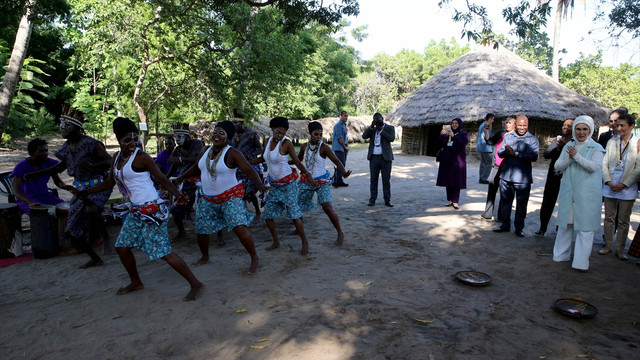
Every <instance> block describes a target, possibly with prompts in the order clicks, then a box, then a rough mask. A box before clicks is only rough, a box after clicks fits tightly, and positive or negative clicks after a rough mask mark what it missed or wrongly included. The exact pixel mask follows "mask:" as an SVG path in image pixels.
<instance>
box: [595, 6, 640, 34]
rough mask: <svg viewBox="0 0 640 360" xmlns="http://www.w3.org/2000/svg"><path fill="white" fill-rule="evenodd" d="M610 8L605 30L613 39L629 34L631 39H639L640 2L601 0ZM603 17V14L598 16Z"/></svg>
mask: <svg viewBox="0 0 640 360" xmlns="http://www.w3.org/2000/svg"><path fill="white" fill-rule="evenodd" d="M601 2H602V3H607V4H608V5H609V6H612V9H611V13H609V15H608V18H609V21H608V23H607V28H608V29H609V34H610V35H611V36H613V37H619V36H621V35H622V34H623V33H625V32H626V33H629V34H631V36H632V37H633V38H638V37H640V2H638V0H607V1H604V0H601ZM599 16H600V17H603V14H599Z"/></svg>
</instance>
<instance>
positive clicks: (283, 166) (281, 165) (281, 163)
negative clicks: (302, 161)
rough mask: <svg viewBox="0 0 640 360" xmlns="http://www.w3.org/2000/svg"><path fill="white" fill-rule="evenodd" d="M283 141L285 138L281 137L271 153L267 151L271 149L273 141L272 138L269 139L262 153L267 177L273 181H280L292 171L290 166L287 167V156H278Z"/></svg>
mask: <svg viewBox="0 0 640 360" xmlns="http://www.w3.org/2000/svg"><path fill="white" fill-rule="evenodd" d="M285 139H286V137H283V138H282V140H280V142H279V143H278V145H276V148H275V149H273V151H269V149H270V148H271V141H272V140H273V136H272V137H270V138H269V142H268V143H267V146H266V147H265V149H264V153H263V154H262V157H263V158H264V161H265V162H266V163H267V166H268V167H269V176H270V177H271V178H272V179H273V180H280V179H282V178H283V177H285V176H287V175H289V174H291V172H292V171H293V170H291V166H289V155H288V154H287V155H281V154H280V146H281V145H282V142H283V141H284V140H285Z"/></svg>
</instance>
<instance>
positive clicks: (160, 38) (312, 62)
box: [67, 0, 358, 131]
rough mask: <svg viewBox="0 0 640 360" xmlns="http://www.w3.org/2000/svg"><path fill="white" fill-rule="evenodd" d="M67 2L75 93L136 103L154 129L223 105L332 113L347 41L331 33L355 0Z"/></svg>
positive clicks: (346, 71)
mask: <svg viewBox="0 0 640 360" xmlns="http://www.w3.org/2000/svg"><path fill="white" fill-rule="evenodd" d="M70 2H71V3H72V6H73V16H72V18H71V21H70V24H71V25H72V27H70V28H69V30H68V32H67V39H68V42H69V43H72V44H73V45H74V49H75V51H76V54H75V56H74V57H73V66H74V74H78V75H81V76H82V78H83V79H86V78H90V81H87V80H83V81H79V82H78V83H80V84H82V86H84V87H86V86H89V87H90V89H89V90H86V89H85V90H83V91H82V92H80V93H79V94H78V95H77V96H76V100H75V101H76V102H77V103H78V104H93V103H100V104H101V109H102V110H101V111H104V109H115V110H116V111H117V112H118V113H120V114H122V113H125V114H127V115H128V116H130V117H135V115H137V114H140V111H142V112H143V113H144V115H145V117H148V118H149V119H148V120H149V122H150V124H153V123H154V122H155V121H156V120H155V119H158V120H157V123H158V128H159V130H161V131H162V130H164V129H167V128H168V124H169V123H171V122H178V121H179V122H193V121H195V120H199V119H207V120H220V119H225V118H227V116H228V113H229V111H231V110H232V109H237V110H238V111H240V112H241V113H242V114H243V115H244V116H245V118H247V119H253V118H256V117H257V116H258V115H268V116H269V115H274V114H282V115H285V116H289V117H296V118H298V117H304V118H311V117H315V116H321V115H323V114H325V113H328V112H330V113H331V114H334V113H335V112H336V108H337V107H340V106H342V104H343V103H345V102H346V101H347V100H346V99H347V95H346V91H345V90H344V89H345V88H347V87H348V86H350V82H349V80H350V78H351V77H354V76H355V71H354V70H353V69H354V66H355V61H354V60H355V55H354V54H355V51H353V49H346V47H345V46H343V45H341V44H338V43H337V42H336V41H334V40H333V39H332V38H331V34H332V33H333V31H334V30H335V29H336V28H337V27H339V26H341V25H340V24H341V22H340V21H339V20H340V19H341V17H342V16H343V15H353V14H357V12H358V4H357V1H355V0H345V1H341V2H340V3H336V4H333V5H331V6H323V3H322V2H318V1H315V0H293V1H290V0H287V1H284V0H277V1H275V2H273V3H268V4H266V5H265V4H262V5H257V3H256V4H254V3H253V2H238V1H231V0H218V1H206V2H202V3H200V4H199V5H198V6H193V3H192V2H191V1H186V0H168V1H158V0H151V1H132V2H125V1H122V0H119V1H111V0H70ZM251 4H253V5H255V6H252V5H251ZM136 88H138V89H139V90H140V92H139V95H136V96H134V91H135V90H136ZM96 94H102V95H101V98H98V97H97V95H96ZM80 97H82V98H80ZM132 100H133V101H132ZM133 102H136V103H137V105H139V106H140V109H141V110H137V109H134V108H133ZM92 106H93V105H92ZM89 108H90V109H92V107H89ZM88 116H93V117H96V119H97V120H98V121H97V123H100V121H99V119H98V118H97V114H95V113H91V114H89V115H88Z"/></svg>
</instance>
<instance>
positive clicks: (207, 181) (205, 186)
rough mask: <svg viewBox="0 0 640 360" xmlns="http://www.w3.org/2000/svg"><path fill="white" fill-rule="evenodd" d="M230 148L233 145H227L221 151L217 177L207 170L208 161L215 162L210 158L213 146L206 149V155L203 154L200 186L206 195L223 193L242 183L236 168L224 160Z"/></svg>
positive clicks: (217, 165) (200, 162)
mask: <svg viewBox="0 0 640 360" xmlns="http://www.w3.org/2000/svg"><path fill="white" fill-rule="evenodd" d="M230 148H231V146H229V145H227V146H226V147H225V148H224V149H222V151H220V158H219V160H218V163H217V164H216V178H215V179H214V178H213V176H211V174H210V173H209V170H207V161H209V162H210V164H213V160H208V159H209V153H210V152H211V149H213V146H210V147H209V149H207V151H205V153H204V155H202V157H201V158H200V161H198V167H199V168H200V179H201V180H200V181H201V185H200V186H201V187H202V192H203V193H204V194H205V195H209V196H212V195H218V194H222V193H223V192H225V191H227V190H229V189H231V188H232V187H234V186H236V185H238V184H239V183H240V182H239V181H238V179H237V178H236V169H230V168H229V167H227V164H225V162H224V159H225V157H226V156H227V151H229V149H230Z"/></svg>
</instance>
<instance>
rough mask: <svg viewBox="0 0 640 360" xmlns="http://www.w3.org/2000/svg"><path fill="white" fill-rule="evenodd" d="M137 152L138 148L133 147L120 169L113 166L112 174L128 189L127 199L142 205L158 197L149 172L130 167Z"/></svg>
mask: <svg viewBox="0 0 640 360" xmlns="http://www.w3.org/2000/svg"><path fill="white" fill-rule="evenodd" d="M120 153H121V152H119V153H118V158H120ZM137 154H138V148H136V149H135V151H134V152H133V154H132V155H131V157H129V160H127V162H126V163H125V164H124V165H123V166H122V169H120V170H118V168H117V167H115V168H114V175H115V176H116V178H118V179H119V180H120V181H122V182H123V183H124V185H125V186H126V187H127V189H128V190H129V200H130V201H131V203H132V204H135V205H142V204H144V203H147V202H151V201H155V200H156V199H158V197H159V196H158V190H157V189H156V188H155V185H154V183H153V181H152V180H151V174H149V172H148V171H143V172H135V171H133V168H132V167H131V164H133V160H134V159H135V158H136V155H137ZM117 163H118V159H116V164H117Z"/></svg>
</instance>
